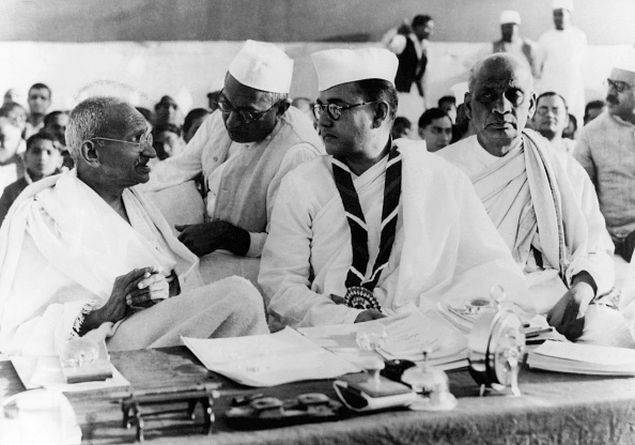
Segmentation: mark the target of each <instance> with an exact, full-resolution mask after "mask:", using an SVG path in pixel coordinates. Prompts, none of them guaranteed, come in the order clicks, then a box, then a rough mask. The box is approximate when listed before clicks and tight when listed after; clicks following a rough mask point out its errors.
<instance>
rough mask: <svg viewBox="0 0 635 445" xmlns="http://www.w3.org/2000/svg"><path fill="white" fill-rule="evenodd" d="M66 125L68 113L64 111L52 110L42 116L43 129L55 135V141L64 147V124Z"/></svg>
mask: <svg viewBox="0 0 635 445" xmlns="http://www.w3.org/2000/svg"><path fill="white" fill-rule="evenodd" d="M67 125H68V113H67V112H66V111H59V110H57V111H52V112H50V113H49V114H47V115H46V116H44V127H43V130H44V131H46V132H48V133H50V134H52V135H53V136H55V138H56V139H57V141H58V142H59V143H60V144H62V147H63V148H64V149H66V136H65V133H66V126H67Z"/></svg>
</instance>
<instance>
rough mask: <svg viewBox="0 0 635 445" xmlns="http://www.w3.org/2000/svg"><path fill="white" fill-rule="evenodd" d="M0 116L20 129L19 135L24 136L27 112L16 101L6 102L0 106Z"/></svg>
mask: <svg viewBox="0 0 635 445" xmlns="http://www.w3.org/2000/svg"><path fill="white" fill-rule="evenodd" d="M0 116H3V117H6V118H7V119H9V121H11V123H12V124H13V125H15V126H16V127H18V128H19V129H20V135H21V136H22V138H24V136H25V133H26V122H27V114H26V109H25V108H24V107H23V106H22V105H20V104H19V103H17V102H7V103H5V104H3V105H2V107H0Z"/></svg>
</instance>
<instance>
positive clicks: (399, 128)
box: [390, 116, 412, 140]
mask: <svg viewBox="0 0 635 445" xmlns="http://www.w3.org/2000/svg"><path fill="white" fill-rule="evenodd" d="M411 128H412V124H411V123H410V121H409V120H408V118H405V117H403V116H397V117H396V118H395V121H394V122H393V123H392V130H391V131H390V136H392V138H393V140H394V139H399V138H407V137H409V136H410V131H411Z"/></svg>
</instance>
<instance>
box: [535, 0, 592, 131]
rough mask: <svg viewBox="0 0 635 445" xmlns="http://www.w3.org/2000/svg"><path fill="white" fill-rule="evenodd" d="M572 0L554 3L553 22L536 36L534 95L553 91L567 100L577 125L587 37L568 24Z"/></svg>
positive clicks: (582, 102) (579, 119)
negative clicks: (538, 56) (537, 78)
mask: <svg viewBox="0 0 635 445" xmlns="http://www.w3.org/2000/svg"><path fill="white" fill-rule="evenodd" d="M573 9H574V8H573V0H554V1H553V4H552V10H553V23H554V27H555V29H550V30H549V31H546V32H545V33H544V34H542V35H541V36H540V39H538V44H539V45H540V47H541V50H542V53H543V55H542V62H541V64H540V65H541V69H540V72H541V80H540V82H539V84H538V91H537V92H538V93H544V92H546V91H555V92H556V93H558V94H560V95H562V97H564V98H565V100H566V101H567V104H568V107H569V112H570V113H571V114H573V115H574V116H575V117H576V119H577V120H578V122H582V117H583V116H584V105H585V98H584V77H583V74H582V66H583V64H584V63H585V58H586V50H587V38H586V35H585V34H584V32H582V31H581V30H579V29H578V28H576V27H575V26H573V25H572V24H571V13H572V12H573Z"/></svg>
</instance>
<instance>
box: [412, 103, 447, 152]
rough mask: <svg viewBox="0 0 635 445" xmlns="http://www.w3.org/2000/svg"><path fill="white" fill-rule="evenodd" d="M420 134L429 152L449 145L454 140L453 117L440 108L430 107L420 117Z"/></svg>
mask: <svg viewBox="0 0 635 445" xmlns="http://www.w3.org/2000/svg"><path fill="white" fill-rule="evenodd" d="M419 136H420V137H421V139H423V140H425V141H426V148H427V149H428V151H429V152H435V151H439V150H441V149H442V148H444V147H447V146H448V145H449V144H450V141H451V140H452V119H450V116H448V115H447V113H446V112H445V111H443V110H441V109H440V108H430V109H428V110H426V111H425V112H424V113H423V114H422V115H421V117H420V118H419Z"/></svg>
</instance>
